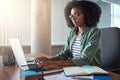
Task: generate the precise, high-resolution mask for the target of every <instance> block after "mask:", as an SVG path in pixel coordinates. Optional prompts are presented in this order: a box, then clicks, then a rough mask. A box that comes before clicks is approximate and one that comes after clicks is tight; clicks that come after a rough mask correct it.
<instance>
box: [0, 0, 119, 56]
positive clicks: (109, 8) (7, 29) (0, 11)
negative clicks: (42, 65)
mask: <svg viewBox="0 0 120 80" xmlns="http://www.w3.org/2000/svg"><path fill="white" fill-rule="evenodd" d="M68 1H71V0H0V28H1V30H0V55H1V54H2V49H3V48H5V49H10V44H9V41H8V39H9V38H19V40H20V42H21V44H22V47H23V49H24V52H25V54H29V53H44V54H47V55H56V54H57V53H59V51H60V50H61V48H62V47H63V46H64V45H65V44H66V40H67V37H68V34H69V31H70V29H69V28H68V27H67V25H66V21H65V18H64V7H65V5H66V4H67V2H68ZM91 1H93V2H95V3H97V4H98V5H99V6H100V7H101V9H102V14H101V18H100V22H99V24H98V27H99V28H103V27H104V28H105V27H118V28H120V23H119V20H120V13H119V11H120V1H119V0H91ZM116 6H117V7H116ZM117 12H118V13H117ZM116 13H117V14H116Z"/></svg>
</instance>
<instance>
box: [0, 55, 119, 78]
mask: <svg viewBox="0 0 120 80" xmlns="http://www.w3.org/2000/svg"><path fill="white" fill-rule="evenodd" d="M40 55H41V54H35V55H34V54H32V55H27V56H34V57H36V56H40ZM109 75H110V76H112V78H113V80H120V74H116V73H112V72H110V73H109ZM0 80H20V69H19V68H18V66H17V65H14V66H4V65H3V63H2V56H0ZM31 80H37V79H36V78H31Z"/></svg>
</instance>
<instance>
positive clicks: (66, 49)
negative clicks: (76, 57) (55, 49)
mask: <svg viewBox="0 0 120 80" xmlns="http://www.w3.org/2000/svg"><path fill="white" fill-rule="evenodd" d="M72 34H73V30H71V31H70V34H69V37H68V39H67V43H66V45H65V46H64V47H63V48H62V50H61V51H60V53H59V54H57V55H56V56H55V57H57V58H59V59H60V60H67V59H68V58H69V57H70V56H71V51H70V46H69V44H70V38H71V36H72Z"/></svg>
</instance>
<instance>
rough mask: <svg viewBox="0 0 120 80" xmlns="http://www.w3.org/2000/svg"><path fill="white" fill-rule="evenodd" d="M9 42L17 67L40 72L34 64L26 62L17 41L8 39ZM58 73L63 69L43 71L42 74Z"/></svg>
mask: <svg viewBox="0 0 120 80" xmlns="http://www.w3.org/2000/svg"><path fill="white" fill-rule="evenodd" d="M9 42H10V45H11V48H12V50H13V54H14V56H15V58H16V61H17V63H18V66H19V67H20V68H21V69H22V70H41V69H40V68H38V66H37V64H35V63H32V64H31V63H28V62H27V60H26V58H25V55H24V51H23V49H22V45H21V43H20V41H19V39H16V38H15V39H9ZM30 60H31V59H30ZM59 71H63V69H52V70H51V69H46V70H44V74H48V73H54V72H59Z"/></svg>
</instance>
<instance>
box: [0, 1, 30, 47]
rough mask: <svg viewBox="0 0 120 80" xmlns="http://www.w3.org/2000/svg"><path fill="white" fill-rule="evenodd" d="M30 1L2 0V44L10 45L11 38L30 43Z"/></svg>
mask: <svg viewBox="0 0 120 80" xmlns="http://www.w3.org/2000/svg"><path fill="white" fill-rule="evenodd" d="M30 1H31V0H0V46H1V45H2V46H5V45H9V41H8V39H9V38H19V39H20V41H21V43H22V44H23V45H30V4H31V3H30Z"/></svg>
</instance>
